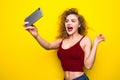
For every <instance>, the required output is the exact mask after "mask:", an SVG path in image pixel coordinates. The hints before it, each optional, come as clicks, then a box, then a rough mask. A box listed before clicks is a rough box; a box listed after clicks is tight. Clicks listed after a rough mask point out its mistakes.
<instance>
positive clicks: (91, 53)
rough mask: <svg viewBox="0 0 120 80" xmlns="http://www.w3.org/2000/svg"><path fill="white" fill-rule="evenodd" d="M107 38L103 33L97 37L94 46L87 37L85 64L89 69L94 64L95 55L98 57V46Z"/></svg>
mask: <svg viewBox="0 0 120 80" xmlns="http://www.w3.org/2000/svg"><path fill="white" fill-rule="evenodd" d="M104 40H105V38H104V37H103V36H102V35H99V36H97V37H95V39H94V44H93V46H92V42H91V40H90V39H89V38H88V37H86V39H85V49H84V51H85V59H84V64H85V67H86V68H87V69H91V67H92V66H93V64H94V61H95V57H96V50H97V47H98V44H99V42H101V41H104Z"/></svg>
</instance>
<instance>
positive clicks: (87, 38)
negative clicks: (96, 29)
mask: <svg viewBox="0 0 120 80" xmlns="http://www.w3.org/2000/svg"><path fill="white" fill-rule="evenodd" d="M83 41H84V42H85V43H86V42H91V39H90V37H89V36H84V38H83Z"/></svg>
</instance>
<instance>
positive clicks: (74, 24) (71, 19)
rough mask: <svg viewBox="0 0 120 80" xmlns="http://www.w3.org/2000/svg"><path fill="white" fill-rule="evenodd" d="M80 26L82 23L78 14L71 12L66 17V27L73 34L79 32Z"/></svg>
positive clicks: (69, 33)
mask: <svg viewBox="0 0 120 80" xmlns="http://www.w3.org/2000/svg"><path fill="white" fill-rule="evenodd" d="M79 27H80V24H79V21H78V17H77V15H75V14H70V15H68V16H67V17H66V20H65V28H66V31H67V33H68V35H73V34H74V33H78V28H79Z"/></svg>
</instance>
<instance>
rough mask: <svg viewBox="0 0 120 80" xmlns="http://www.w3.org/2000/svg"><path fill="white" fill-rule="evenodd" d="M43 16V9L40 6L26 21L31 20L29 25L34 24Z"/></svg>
mask: <svg viewBox="0 0 120 80" xmlns="http://www.w3.org/2000/svg"><path fill="white" fill-rule="evenodd" d="M42 16H43V14H42V11H41V9H40V8H38V9H37V10H35V11H34V12H33V13H32V14H31V15H29V16H28V17H27V18H26V19H25V22H29V24H27V26H31V25H33V24H34V23H35V22H36V21H37V20H38V19H40V18H41V17H42Z"/></svg>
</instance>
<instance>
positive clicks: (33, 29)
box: [24, 22, 62, 50]
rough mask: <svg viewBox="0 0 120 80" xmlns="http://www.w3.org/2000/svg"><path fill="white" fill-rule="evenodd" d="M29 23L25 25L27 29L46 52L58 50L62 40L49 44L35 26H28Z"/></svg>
mask: <svg viewBox="0 0 120 80" xmlns="http://www.w3.org/2000/svg"><path fill="white" fill-rule="evenodd" d="M27 24H28V22H25V23H24V27H25V29H26V30H27V31H28V32H29V33H30V34H31V35H32V36H33V37H34V38H35V39H36V40H37V42H38V43H39V44H40V45H41V46H42V47H43V48H45V49H46V50H51V49H57V48H58V47H59V45H60V43H61V41H62V39H57V40H56V41H54V42H51V43H49V42H47V41H46V40H44V39H43V38H42V37H41V36H40V35H39V34H38V31H37V28H36V27H35V26H26V25H27Z"/></svg>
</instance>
